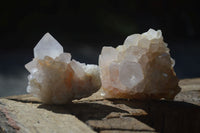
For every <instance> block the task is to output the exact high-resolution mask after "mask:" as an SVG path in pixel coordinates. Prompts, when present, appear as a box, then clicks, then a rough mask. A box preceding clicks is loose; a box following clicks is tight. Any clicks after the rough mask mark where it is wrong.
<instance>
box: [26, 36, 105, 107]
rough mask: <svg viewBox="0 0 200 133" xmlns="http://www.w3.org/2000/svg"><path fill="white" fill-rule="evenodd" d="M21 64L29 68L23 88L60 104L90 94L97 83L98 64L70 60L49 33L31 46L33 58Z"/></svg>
mask: <svg viewBox="0 0 200 133" xmlns="http://www.w3.org/2000/svg"><path fill="white" fill-rule="evenodd" d="M25 67H26V69H27V70H28V71H29V72H30V75H29V76H28V80H29V83H28V87H27V92H28V93H32V94H34V95H35V96H37V97H39V98H40V99H41V100H42V102H44V103H48V104H64V103H67V102H70V101H72V100H73V99H80V98H83V97H87V96H90V95H91V94H93V93H94V92H96V91H97V90H98V89H99V88H100V86H101V81H100V77H99V67H98V66H97V65H86V64H83V63H79V62H78V61H75V60H71V54H70V53H63V47H62V46H61V45H60V44H59V43H58V41H56V40H55V39H54V38H53V37H52V36H51V35H50V34H49V33H47V34H45V35H44V37H43V38H42V39H41V40H40V41H39V42H38V44H37V45H36V46H35V48H34V59H33V60H32V61H31V62H29V63H28V64H26V65H25Z"/></svg>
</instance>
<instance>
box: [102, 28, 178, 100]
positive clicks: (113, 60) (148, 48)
mask: <svg viewBox="0 0 200 133" xmlns="http://www.w3.org/2000/svg"><path fill="white" fill-rule="evenodd" d="M174 64H175V62H174V60H173V59H172V58H171V57H170V54H169V49H168V48H167V44H166V43H165V42H164V41H163V37H162V33H161V31H160V30H158V31H155V30H153V29H150V30H149V31H147V32H145V33H143V34H133V35H130V36H128V37H127V38H126V40H125V42H124V44H123V45H119V46H118V47H117V48H113V47H103V49H102V52H101V55H100V56H99V66H100V77H101V81H102V88H103V90H104V95H105V97H106V98H128V99H161V98H165V99H173V98H174V96H175V95H176V94H177V93H178V92H179V91H180V87H179V86H178V81H179V80H178V78H177V77H176V74H175V72H174V70H173V66H174Z"/></svg>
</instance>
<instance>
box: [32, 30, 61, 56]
mask: <svg viewBox="0 0 200 133" xmlns="http://www.w3.org/2000/svg"><path fill="white" fill-rule="evenodd" d="M61 53H63V47H62V46H61V45H60V43H59V42H58V41H57V40H56V39H55V38H54V37H53V36H52V35H51V34H49V33H46V34H45V35H44V36H43V37H42V39H41V40H40V41H39V42H38V44H37V45H36V46H35V48H34V57H35V58H38V59H43V58H44V57H45V56H49V57H52V58H56V57H57V56H59V55H60V54H61Z"/></svg>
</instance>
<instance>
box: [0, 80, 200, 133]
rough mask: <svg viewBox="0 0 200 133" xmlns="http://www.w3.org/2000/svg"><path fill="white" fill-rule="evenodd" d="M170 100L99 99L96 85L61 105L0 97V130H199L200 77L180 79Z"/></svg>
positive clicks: (125, 132)
mask: <svg viewBox="0 0 200 133" xmlns="http://www.w3.org/2000/svg"><path fill="white" fill-rule="evenodd" d="M179 84H180V87H181V88H182V91H181V92H180V93H179V94H178V95H177V96H176V98H175V100H174V101H165V100H160V101H137V100H125V99H103V98H102V97H101V96H100V93H101V90H100V91H99V92H97V93H95V94H94V95H92V96H91V97H89V98H84V99H81V100H75V101H73V102H72V103H70V104H66V105H59V106H58V105H44V104H41V103H40V101H39V100H38V99H37V98H35V97H32V96H31V95H20V96H11V97H6V98H1V99H0V133H1V132H3V133H4V132H5V133H12V132H13V133H14V132H18V133H29V132H30V133H47V132H48V133H51V132H52V133H55V132H57V133H62V132H64V133H67V132H70V133H71V132H73V133H82V132H83V133H90V132H101V133H155V132H162V133H179V132H181V133H199V132H200V78H196V79H184V80H181V81H180V83H179Z"/></svg>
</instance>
